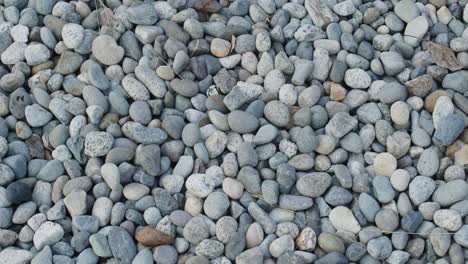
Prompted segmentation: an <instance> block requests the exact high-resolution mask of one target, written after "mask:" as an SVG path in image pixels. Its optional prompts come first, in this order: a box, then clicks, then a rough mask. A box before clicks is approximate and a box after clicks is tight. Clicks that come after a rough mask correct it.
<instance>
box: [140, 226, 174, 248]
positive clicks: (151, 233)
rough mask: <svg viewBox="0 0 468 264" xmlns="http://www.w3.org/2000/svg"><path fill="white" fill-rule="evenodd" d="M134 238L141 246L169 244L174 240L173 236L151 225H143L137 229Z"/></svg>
mask: <svg viewBox="0 0 468 264" xmlns="http://www.w3.org/2000/svg"><path fill="white" fill-rule="evenodd" d="M135 240H136V241H138V242H139V243H140V244H142V245H143V246H147V247H157V246H160V245H169V244H172V243H173V242H174V238H173V237H172V236H169V235H167V234H164V233H163V232H161V231H159V230H157V229H156V228H154V227H151V226H145V227H143V228H141V229H139V230H138V232H137V233H136V235H135Z"/></svg>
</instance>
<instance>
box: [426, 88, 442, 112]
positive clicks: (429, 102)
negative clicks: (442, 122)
mask: <svg viewBox="0 0 468 264" xmlns="http://www.w3.org/2000/svg"><path fill="white" fill-rule="evenodd" d="M444 95H445V96H448V94H447V92H446V91H444V90H435V91H434V92H432V93H431V94H430V95H428V96H427V97H426V99H424V109H426V110H427V111H428V112H430V113H432V111H434V107H435V103H436V101H437V99H438V98H439V97H441V96H444Z"/></svg>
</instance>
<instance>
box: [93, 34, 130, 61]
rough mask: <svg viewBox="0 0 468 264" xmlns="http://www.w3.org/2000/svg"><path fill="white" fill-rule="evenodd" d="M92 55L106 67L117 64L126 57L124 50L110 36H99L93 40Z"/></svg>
mask: <svg viewBox="0 0 468 264" xmlns="http://www.w3.org/2000/svg"><path fill="white" fill-rule="evenodd" d="M92 53H93V55H94V56H95V57H96V59H97V60H99V62H101V63H103V64H105V65H114V64H117V63H119V62H120V61H121V60H122V59H123V57H124V49H123V48H122V47H120V46H118V45H117V43H116V41H115V40H114V39H113V38H112V37H110V36H108V35H102V36H98V37H96V38H95V39H94V40H93V44H92Z"/></svg>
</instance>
